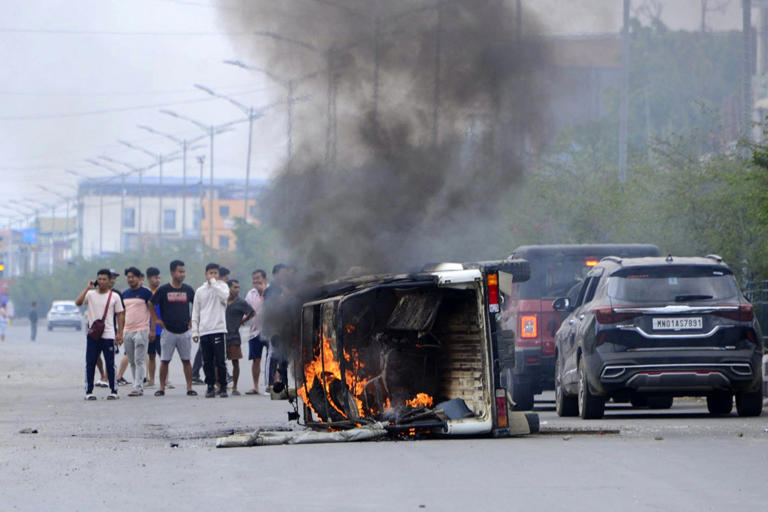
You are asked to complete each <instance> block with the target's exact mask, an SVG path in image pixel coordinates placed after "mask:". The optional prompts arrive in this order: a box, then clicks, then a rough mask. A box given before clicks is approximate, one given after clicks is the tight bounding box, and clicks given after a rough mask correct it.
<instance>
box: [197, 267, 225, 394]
mask: <svg viewBox="0 0 768 512" xmlns="http://www.w3.org/2000/svg"><path fill="white" fill-rule="evenodd" d="M205 279H206V282H205V283H204V284H203V285H202V286H201V287H199V288H198V289H197V290H195V301H194V303H193V304H192V341H194V342H198V341H200V349H201V350H202V351H203V372H204V373H205V384H206V385H207V387H208V390H207V391H206V393H205V397H206V398H213V397H214V396H215V395H216V391H215V388H214V385H215V384H216V381H217V380H218V381H219V382H218V383H219V397H221V398H225V397H227V366H226V364H225V356H226V346H225V343H226V342H225V338H226V335H227V320H226V308H227V298H228V297H229V287H228V286H227V283H225V282H223V281H220V280H219V265H218V264H217V263H209V264H208V265H206V266H205Z"/></svg>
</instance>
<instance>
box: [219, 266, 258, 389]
mask: <svg viewBox="0 0 768 512" xmlns="http://www.w3.org/2000/svg"><path fill="white" fill-rule="evenodd" d="M227 285H228V286H229V298H228V299H227V310H226V320H227V340H226V343H227V359H229V360H230V361H232V395H239V394H240V391H238V390H237V380H238V379H239V378H240V359H242V358H243V350H242V348H241V347H240V345H241V340H240V327H242V326H243V325H245V324H246V323H247V322H248V320H250V319H251V317H252V316H253V314H254V311H253V308H252V307H251V306H250V305H248V303H247V302H245V301H244V300H243V299H241V298H240V282H239V281H238V280H237V279H230V280H229V281H227Z"/></svg>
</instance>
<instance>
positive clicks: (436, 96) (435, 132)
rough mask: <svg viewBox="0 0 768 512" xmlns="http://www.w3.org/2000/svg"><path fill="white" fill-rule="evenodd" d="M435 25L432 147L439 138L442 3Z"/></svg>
mask: <svg viewBox="0 0 768 512" xmlns="http://www.w3.org/2000/svg"><path fill="white" fill-rule="evenodd" d="M436 9H437V24H436V26H435V89H434V92H433V98H432V145H433V146H437V142H438V140H439V137H440V132H439V128H438V127H439V124H440V66H441V63H440V57H441V52H442V36H443V3H442V1H438V2H437V7H436Z"/></svg>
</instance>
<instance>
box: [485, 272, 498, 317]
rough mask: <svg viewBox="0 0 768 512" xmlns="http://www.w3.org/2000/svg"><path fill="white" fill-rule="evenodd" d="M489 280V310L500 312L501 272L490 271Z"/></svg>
mask: <svg viewBox="0 0 768 512" xmlns="http://www.w3.org/2000/svg"><path fill="white" fill-rule="evenodd" d="M487 281H488V311H490V312H491V313H498V312H499V274H496V273H490V274H488V276H487Z"/></svg>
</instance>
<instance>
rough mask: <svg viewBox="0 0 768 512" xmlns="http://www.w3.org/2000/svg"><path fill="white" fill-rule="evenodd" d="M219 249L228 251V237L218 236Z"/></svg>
mask: <svg viewBox="0 0 768 512" xmlns="http://www.w3.org/2000/svg"><path fill="white" fill-rule="evenodd" d="M219 249H225V250H227V249H229V237H228V236H227V235H219Z"/></svg>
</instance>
